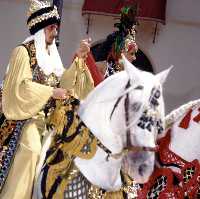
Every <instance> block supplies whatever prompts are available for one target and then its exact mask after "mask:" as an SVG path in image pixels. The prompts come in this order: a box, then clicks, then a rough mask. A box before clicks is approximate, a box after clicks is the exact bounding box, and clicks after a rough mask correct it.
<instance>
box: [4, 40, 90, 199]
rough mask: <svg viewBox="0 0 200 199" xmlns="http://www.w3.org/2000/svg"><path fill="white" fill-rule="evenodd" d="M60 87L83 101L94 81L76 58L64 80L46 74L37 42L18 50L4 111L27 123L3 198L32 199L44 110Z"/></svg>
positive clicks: (13, 57) (8, 79) (12, 61)
mask: <svg viewBox="0 0 200 199" xmlns="http://www.w3.org/2000/svg"><path fill="white" fill-rule="evenodd" d="M72 80H73V81H72ZM59 84H60V86H61V87H63V88H66V89H71V90H72V91H73V93H74V95H76V96H77V97H79V98H80V99H82V98H84V97H85V96H86V95H87V94H88V92H90V91H91V90H92V89H93V80H92V78H91V75H90V73H89V70H88V69H87V67H86V65H85V63H84V62H83V61H82V60H80V59H78V58H76V59H75V60H74V62H73V63H72V65H71V66H70V68H69V69H68V70H66V71H65V72H64V73H63V76H62V77H61V81H60V80H59V78H58V77H57V76H56V75H55V74H53V73H52V74H50V75H49V76H47V75H45V74H44V72H43V71H42V70H41V68H40V67H39V66H38V65H37V60H36V57H35V46H34V42H33V41H31V42H29V43H26V44H25V45H24V46H23V45H21V46H18V47H16V48H15V49H14V51H13V53H12V55H11V59H10V62H9V69H8V72H7V74H6V78H5V81H4V84H3V96H2V109H3V113H4V115H5V117H6V119H7V120H9V121H26V122H25V124H24V126H23V129H22V135H21V138H20V141H19V146H18V149H17V152H16V155H15V157H14V161H13V163H12V167H11V169H10V171H9V175H8V178H7V180H6V183H5V185H4V187H3V190H2V193H1V194H0V198H2V199H19V198H20V199H29V198H31V193H32V185H33V181H34V176H35V168H36V163H37V161H38V158H39V155H40V151H41V135H42V134H43V133H44V131H45V117H44V113H43V111H42V110H43V109H44V108H45V106H46V105H47V104H48V103H49V100H50V99H51V96H52V93H53V88H54V87H57V86H58V85H59ZM86 84H87V85H86Z"/></svg>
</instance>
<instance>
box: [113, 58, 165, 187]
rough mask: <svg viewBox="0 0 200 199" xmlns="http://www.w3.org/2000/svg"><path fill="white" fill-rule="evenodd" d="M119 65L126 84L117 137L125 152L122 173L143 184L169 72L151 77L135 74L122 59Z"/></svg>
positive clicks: (150, 164) (160, 123)
mask: <svg viewBox="0 0 200 199" xmlns="http://www.w3.org/2000/svg"><path fill="white" fill-rule="evenodd" d="M122 62H123V64H124V67H125V71H126V72H127V74H128V81H127V85H126V87H125V90H124V96H123V98H124V101H123V100H122V103H124V114H125V116H124V124H123V126H122V125H121V129H119V131H118V133H121V134H122V137H123V148H127V150H128V151H129V152H128V154H127V155H126V156H125V157H124V159H123V169H124V170H125V172H127V173H128V174H129V175H130V176H131V177H133V178H134V179H135V180H136V182H139V183H144V182H145V181H147V180H148V177H149V176H150V175H151V173H152V171H153V168H154V158H155V153H154V152H155V151H154V149H155V147H156V139H157V136H158V135H159V134H161V133H162V131H163V130H164V129H163V128H164V126H163V121H164V115H165V114H164V101H163V94H162V85H163V83H164V81H165V79H166V77H167V75H168V72H169V70H166V71H163V72H161V73H159V74H157V75H153V74H151V73H147V72H142V71H139V70H138V69H137V68H135V67H134V66H133V65H132V64H131V63H130V62H128V60H127V59H126V58H125V57H122ZM116 117H118V116H117V115H114V113H113V120H118V119H117V118H116ZM121 122H123V120H122V121H121ZM118 127H119V125H118ZM113 128H114V129H115V130H116V126H113ZM122 128H124V129H125V130H123V129H122Z"/></svg>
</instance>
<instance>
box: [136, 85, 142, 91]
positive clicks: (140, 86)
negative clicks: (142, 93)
mask: <svg viewBox="0 0 200 199" xmlns="http://www.w3.org/2000/svg"><path fill="white" fill-rule="evenodd" d="M143 89H144V86H142V85H139V86H137V87H135V90H143Z"/></svg>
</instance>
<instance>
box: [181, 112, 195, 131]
mask: <svg viewBox="0 0 200 199" xmlns="http://www.w3.org/2000/svg"><path fill="white" fill-rule="evenodd" d="M191 116H192V109H190V110H189V111H188V113H187V114H186V115H185V117H184V118H183V119H182V120H181V122H180V124H179V127H180V128H183V129H187V128H188V127H189V124H190V120H191Z"/></svg>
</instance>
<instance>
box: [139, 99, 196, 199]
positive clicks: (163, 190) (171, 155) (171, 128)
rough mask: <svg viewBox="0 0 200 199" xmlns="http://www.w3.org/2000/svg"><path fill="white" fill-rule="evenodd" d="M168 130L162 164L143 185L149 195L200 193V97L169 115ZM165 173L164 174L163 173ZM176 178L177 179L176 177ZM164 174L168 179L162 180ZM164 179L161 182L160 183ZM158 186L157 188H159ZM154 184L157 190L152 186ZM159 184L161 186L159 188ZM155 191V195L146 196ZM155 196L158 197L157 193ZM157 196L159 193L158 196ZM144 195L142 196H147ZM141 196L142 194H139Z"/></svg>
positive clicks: (189, 195) (162, 147)
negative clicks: (174, 180)
mask: <svg viewBox="0 0 200 199" xmlns="http://www.w3.org/2000/svg"><path fill="white" fill-rule="evenodd" d="M165 123H166V131H165V134H163V135H164V136H163V137H162V138H161V139H160V140H159V150H158V157H159V161H158V162H159V164H160V166H161V167H162V168H157V169H156V171H155V172H154V174H153V175H152V176H151V179H153V180H150V181H149V182H148V183H147V184H146V185H145V186H144V188H143V190H142V192H144V193H143V197H144V196H145V198H158V199H161V198H170V197H167V195H170V196H171V197H172V196H173V197H174V198H178V199H179V198H180V199H182V198H183V197H187V198H190V199H193V198H199V197H200V99H198V100H195V101H191V102H189V103H187V104H184V105H182V106H181V107H179V108H178V109H176V110H174V111H172V112H171V113H170V114H169V115H167V116H166V119H165ZM161 176H162V177H161ZM174 177H175V178H176V183H174V182H173V180H171V179H173V178H174ZM161 178H162V179H164V178H165V181H162V183H161ZM159 179H160V184H159V185H158V184H156V182H158V181H159ZM156 186H157V188H156ZM152 187H154V188H153V190H152ZM158 187H159V189H158ZM147 193H151V194H149V195H151V196H152V197H146V196H147V195H146V194H147ZM153 196H154V197H153ZM155 196H157V197H155ZM143 197H141V198H143ZM139 198H140V197H139Z"/></svg>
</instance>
